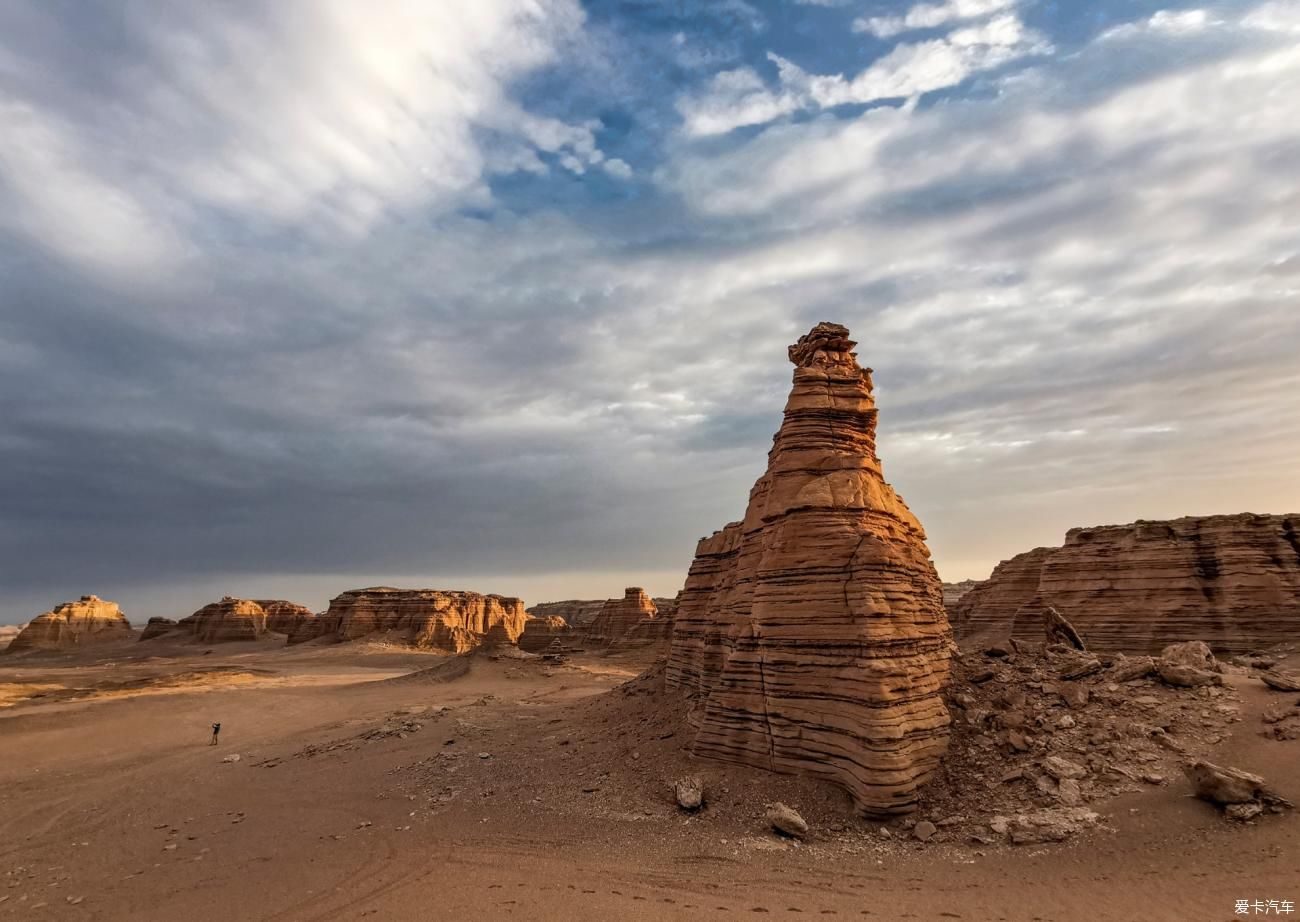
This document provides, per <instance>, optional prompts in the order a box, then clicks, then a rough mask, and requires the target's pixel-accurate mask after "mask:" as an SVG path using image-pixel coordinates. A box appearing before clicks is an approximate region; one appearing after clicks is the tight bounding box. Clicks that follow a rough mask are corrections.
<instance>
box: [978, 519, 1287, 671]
mask: <svg viewBox="0 0 1300 922" xmlns="http://www.w3.org/2000/svg"><path fill="white" fill-rule="evenodd" d="M1047 606H1051V607H1053V608H1055V609H1056V610H1057V611H1059V612H1060V613H1061V614H1062V615H1063V616H1065V618H1067V619H1068V620H1069V621H1070V623H1071V624H1073V625H1074V627H1075V628H1076V629H1078V631H1079V632H1080V633H1081V634H1082V635H1083V639H1084V640H1085V641H1086V642H1087V644H1088V645H1089V647H1091V648H1093V649H1096V650H1102V651H1107V650H1111V651H1124V652H1139V653H1157V652H1159V651H1160V650H1161V649H1163V648H1164V647H1165V646H1166V645H1167V644H1170V643H1174V642H1176V641H1185V640H1203V641H1205V642H1206V643H1208V644H1209V645H1210V646H1211V647H1212V648H1213V649H1215V650H1216V651H1219V652H1222V653H1244V652H1248V651H1250V650H1257V649H1262V648H1266V647H1269V646H1271V645H1273V644H1276V643H1283V642H1287V641H1292V640H1294V639H1295V638H1296V636H1297V635H1300V515H1254V514H1251V513H1241V514H1238V515H1214V516H1203V517H1188V518H1181V519H1173V520H1170V521H1163V522H1149V521H1139V522H1134V523H1132V524H1130V525H1108V526H1102V527H1097V528H1075V529H1071V530H1070V531H1069V532H1068V533H1067V534H1066V537H1065V544H1064V545H1063V546H1062V547H1059V548H1039V549H1038V550H1035V551H1030V552H1029V553H1027V554H1021V555H1020V556H1019V557H1013V558H1012V559H1011V560H1008V561H1005V562H1004V563H1002V564H999V565H998V567H997V568H996V569H995V570H994V571H993V575H992V576H990V577H989V579H988V580H986V581H985V582H983V583H981V584H980V585H979V586H978V587H976V588H975V589H972V590H971V591H970V592H968V593H967V594H966V595H965V596H963V597H962V598H961V600H959V601H958V603H957V605H956V606H955V607H954V611H953V624H954V626H955V628H956V630H957V632H958V636H960V637H962V638H963V640H965V639H968V638H969V639H970V640H971V642H972V643H974V642H978V641H979V640H982V639H988V638H991V637H994V636H998V635H1000V636H1002V637H1006V636H1008V635H1010V636H1013V637H1016V638H1023V639H1027V640H1041V639H1042V631H1043V627H1042V612H1043V610H1044V609H1045V608H1046V607H1047Z"/></svg>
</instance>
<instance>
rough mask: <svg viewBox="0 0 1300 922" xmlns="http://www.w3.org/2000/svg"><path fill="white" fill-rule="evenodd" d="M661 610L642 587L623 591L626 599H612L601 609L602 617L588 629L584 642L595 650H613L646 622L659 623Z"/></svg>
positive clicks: (597, 618)
mask: <svg viewBox="0 0 1300 922" xmlns="http://www.w3.org/2000/svg"><path fill="white" fill-rule="evenodd" d="M658 615H659V610H658V609H657V608H655V603H654V602H652V601H650V596H648V595H646V591H645V590H644V589H642V588H641V587H640V586H631V587H629V588H627V589H625V590H623V598H621V599H609V600H608V601H606V602H605V604H604V605H602V606H601V609H600V614H598V615H596V617H595V618H594V619H593V620H592V622H591V624H589V625H587V630H586V633H585V634H584V636H583V641H584V642H585V643H587V644H589V645H592V646H609V645H610V644H613V643H617V642H618V641H620V640H622V639H623V638H625V637H627V635H628V634H630V633H632V631H633V630H634V629H635V628H636V626H637V625H638V624H639V623H640V622H641V621H642V620H643V619H645V620H650V621H653V620H655V619H656V618H657V617H658Z"/></svg>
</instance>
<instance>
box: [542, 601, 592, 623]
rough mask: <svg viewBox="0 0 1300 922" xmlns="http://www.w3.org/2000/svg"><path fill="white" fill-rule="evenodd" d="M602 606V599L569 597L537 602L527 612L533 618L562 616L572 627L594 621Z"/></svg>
mask: <svg viewBox="0 0 1300 922" xmlns="http://www.w3.org/2000/svg"><path fill="white" fill-rule="evenodd" d="M604 607H605V600H604V599H569V600H568V601H565V602H539V603H538V604H536V605H534V606H533V607H532V608H529V609H528V614H529V615H531V616H532V617H534V618H563V619H564V620H565V621H567V622H568V623H569V624H571V625H573V626H574V627H582V626H585V625H588V624H590V623H591V622H592V621H594V620H595V618H596V616H597V615H599V614H600V610H601V609H602V608H604Z"/></svg>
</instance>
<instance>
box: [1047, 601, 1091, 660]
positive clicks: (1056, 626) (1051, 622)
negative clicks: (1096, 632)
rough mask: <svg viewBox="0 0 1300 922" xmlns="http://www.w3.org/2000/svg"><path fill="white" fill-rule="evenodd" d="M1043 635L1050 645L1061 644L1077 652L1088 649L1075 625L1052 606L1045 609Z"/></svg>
mask: <svg viewBox="0 0 1300 922" xmlns="http://www.w3.org/2000/svg"><path fill="white" fill-rule="evenodd" d="M1043 634H1044V636H1045V637H1046V638H1047V643H1049V644H1054V643H1059V644H1063V645H1064V646H1067V647H1073V648H1074V649H1076V650H1087V649H1088V645H1087V644H1085V643H1084V642H1083V638H1082V637H1080V636H1079V632H1078V631H1076V630H1075V629H1074V625H1073V624H1071V623H1070V622H1069V621H1066V620H1065V618H1063V617H1062V616H1061V613H1060V612H1059V611H1057V610H1056V609H1055V608H1053V607H1052V606H1050V605H1049V606H1047V607H1046V608H1044V609H1043Z"/></svg>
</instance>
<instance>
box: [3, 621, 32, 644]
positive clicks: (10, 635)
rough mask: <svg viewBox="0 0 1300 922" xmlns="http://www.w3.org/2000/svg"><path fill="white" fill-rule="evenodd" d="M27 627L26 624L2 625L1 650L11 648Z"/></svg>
mask: <svg viewBox="0 0 1300 922" xmlns="http://www.w3.org/2000/svg"><path fill="white" fill-rule="evenodd" d="M26 626H27V625H25V624H0V650H3V649H4V648H5V647H7V646H9V644H10V643H12V642H13V639H14V638H15V637H17V636H18V635H19V634H21V633H22V630H23V628H25V627H26Z"/></svg>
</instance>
